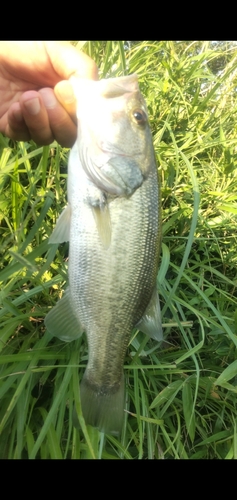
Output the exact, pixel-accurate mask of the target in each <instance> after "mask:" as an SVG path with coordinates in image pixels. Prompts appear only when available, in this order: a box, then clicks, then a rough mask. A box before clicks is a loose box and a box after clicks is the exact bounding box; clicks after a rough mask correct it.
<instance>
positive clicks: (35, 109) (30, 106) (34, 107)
mask: <svg viewBox="0 0 237 500" xmlns="http://www.w3.org/2000/svg"><path fill="white" fill-rule="evenodd" d="M24 105H25V107H26V109H27V111H28V113H30V115H37V114H38V113H39V111H40V102H39V99H38V97H34V98H33V99H29V100H28V101H25V102H24Z"/></svg>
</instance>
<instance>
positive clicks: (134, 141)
mask: <svg viewBox="0 0 237 500" xmlns="http://www.w3.org/2000/svg"><path fill="white" fill-rule="evenodd" d="M72 83H73V85H74V92H75V94H76V96H77V99H78V112H77V116H78V139H77V141H76V143H75V145H74V146H73V148H72V150H71V152H70V157H69V164H68V206H67V207H66V209H65V210H64V212H63V213H62V214H61V216H60V217H59V220H58V222H57V225H56V227H55V230H54V232H53V234H52V236H51V238H50V242H51V243H61V242H63V241H69V242H70V245H69V288H68V289H67V291H66V292H65V294H64V296H63V298H62V299H61V300H60V301H59V302H58V303H57V304H56V306H55V307H54V308H53V309H51V311H50V312H49V313H48V315H47V316H46V319H45V324H46V327H47V328H48V330H49V331H50V332H51V333H52V334H53V335H55V336H57V337H59V338H60V339H61V340H64V341H66V342H70V341H72V340H74V339H77V338H78V337H79V336H80V335H81V334H82V332H83V331H84V332H86V336H87V340H88V349H89V360H88V364H87V368H86V371H85V373H84V376H83V379H82V383H81V389H80V390H81V404H82V412H83V415H84V418H85V420H86V422H87V423H88V424H91V425H93V426H95V427H97V428H98V429H100V430H101V431H103V432H110V433H114V434H116V433H119V432H120V431H121V426H122V422H123V415H124V378H123V362H124V357H125V353H126V349H127V346H128V343H129V339H130V335H131V332H132V329H133V328H134V327H135V326H137V327H138V328H139V330H141V331H142V332H144V333H146V334H148V335H150V336H151V337H153V338H155V339H156V340H161V338H162V326H161V319H160V308H159V298H158V294H157V290H156V277H157V272H158V257H159V248H160V224H161V220H160V199H159V186H158V177H157V175H158V174H157V167H156V161H155V155H154V150H153V144H152V136H151V132H150V128H149V123H148V115H147V108H146V104H145V101H144V98H143V97H142V95H141V93H140V90H139V86H138V79H137V75H130V76H127V77H120V78H114V79H112V78H111V79H108V80H101V81H96V82H95V81H85V80H79V79H77V80H76V79H75V78H74V79H72Z"/></svg>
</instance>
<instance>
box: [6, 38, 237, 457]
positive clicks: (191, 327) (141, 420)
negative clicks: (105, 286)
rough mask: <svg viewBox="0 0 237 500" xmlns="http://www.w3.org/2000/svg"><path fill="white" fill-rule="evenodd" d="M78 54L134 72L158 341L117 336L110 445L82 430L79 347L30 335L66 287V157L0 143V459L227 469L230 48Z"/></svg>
mask: <svg viewBox="0 0 237 500" xmlns="http://www.w3.org/2000/svg"><path fill="white" fill-rule="evenodd" d="M83 50H85V51H87V53H89V54H90V55H91V57H93V58H95V60H96V61H97V63H98V65H99V68H100V76H101V77H105V76H106V77H110V76H116V75H118V76H119V75H122V74H129V73H132V72H136V73H137V74H138V76H139V82H140V86H141V90H142V92H143V93H144V95H145V97H146V100H147V104H148V109H149V114H150V123H151V129H152V133H153V137H154V146H155V152H156V156H157V163H158V165H159V172H160V177H161V184H162V206H163V215H162V218H163V224H162V232H163V243H162V251H161V258H160V267H159V273H158V278H157V283H158V287H159V293H160V299H161V306H162V321H163V324H164V332H165V341H164V343H163V344H161V345H160V344H158V343H157V342H155V341H153V340H151V339H149V338H148V337H146V336H144V335H143V334H142V333H140V332H139V331H137V330H134V331H133V332H131V341H130V345H129V348H128V351H127V355H126V359H125V364H124V371H125V379H126V400H125V418H124V425H123V430H122V435H121V437H120V438H116V437H114V436H109V435H104V434H102V433H99V432H98V431H96V430H95V429H93V428H91V427H89V426H86V425H85V422H84V419H83V417H82V414H81V409H80V394H79V391H78V387H79V383H80V380H81V377H82V374H83V372H84V370H85V366H86V363H87V343H86V339H85V336H83V337H82V338H81V339H79V340H78V341H77V342H73V343H72V344H64V343H63V342H61V341H59V340H58V339H55V338H51V336H50V335H49V334H47V333H46V332H45V326H44V317H45V315H46V314H47V312H48V311H49V308H51V307H52V306H53V305H54V304H55V303H56V301H57V300H58V299H59V298H60V297H61V295H62V292H63V290H65V288H66V286H67V280H68V278H67V258H68V245H67V244H64V245H60V246H59V248H57V246H56V245H50V246H49V245H48V238H49V236H50V234H51V232H52V229H53V227H54V225H55V222H56V219H57V217H58V215H59V214H60V212H61V211H62V209H63V207H64V206H65V204H66V176H67V157H68V150H66V149H63V148H61V147H60V146H58V145H57V144H56V143H53V144H51V145H50V146H47V147H43V148H42V147H40V148H39V147H37V146H36V145H35V144H34V143H33V142H30V143H13V142H12V141H10V140H8V139H6V138H4V137H3V136H1V137H0V192H1V194H0V242H1V243H0V245H1V246H0V251H1V259H0V306H1V309H0V401H1V405H0V457H1V458H109V459H121V458H125V459H134V458H150V459H151V458H156V459H167V458H174V459H179V458H186V459H195V458H209V459H210V458H227V459H231V458H237V431H236V422H237V408H236V392H237V357H236V346H237V292H236V287H237V271H236V264H237V256H236V255H237V252H236V248H237V236H236V235H237V219H236V216H237V169H236V158H237V139H236V137H237V134H236V132H237V127H236V110H237V107H236V88H237V80H236V73H237V47H236V45H234V44H230V43H227V44H223V45H222V46H218V47H217V46H215V45H211V43H210V42H192V43H191V42H190V43H188V42H137V43H135V44H130V48H129V44H128V43H125V49H124V45H123V44H122V43H117V42H90V43H89V42H87V43H86V44H84V45H83ZM217 67H220V68H221V69H219V70H217V69H216V68H217ZM74 406H75V407H76V412H77V414H78V417H79V421H80V430H78V429H75V428H74V427H73V411H74Z"/></svg>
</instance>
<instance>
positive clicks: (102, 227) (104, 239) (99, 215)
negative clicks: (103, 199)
mask: <svg viewBox="0 0 237 500" xmlns="http://www.w3.org/2000/svg"><path fill="white" fill-rule="evenodd" d="M92 211H93V215H94V218H95V222H96V227H97V230H98V233H99V237H100V240H101V243H102V245H103V247H104V248H105V250H107V248H109V246H110V242H111V220H110V213H109V207H108V205H107V204H105V205H104V206H103V207H99V206H98V207H92Z"/></svg>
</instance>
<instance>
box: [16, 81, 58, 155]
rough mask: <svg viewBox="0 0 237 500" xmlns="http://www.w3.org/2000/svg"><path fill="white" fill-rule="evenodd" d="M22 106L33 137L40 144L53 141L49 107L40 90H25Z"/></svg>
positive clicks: (21, 99) (27, 125) (21, 101)
mask: <svg viewBox="0 0 237 500" xmlns="http://www.w3.org/2000/svg"><path fill="white" fill-rule="evenodd" d="M20 107H21V112H22V116H23V119H24V122H25V124H26V127H27V129H28V131H29V134H30V137H31V139H33V141H35V142H36V143H37V144H39V145H46V144H50V143H51V142H53V140H54V137H53V133H52V130H51V127H50V123H49V118H48V113H47V109H46V107H45V104H44V101H43V99H42V97H41V95H40V92H36V91H34V90H29V91H28V92H24V94H22V96H21V98H20Z"/></svg>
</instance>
